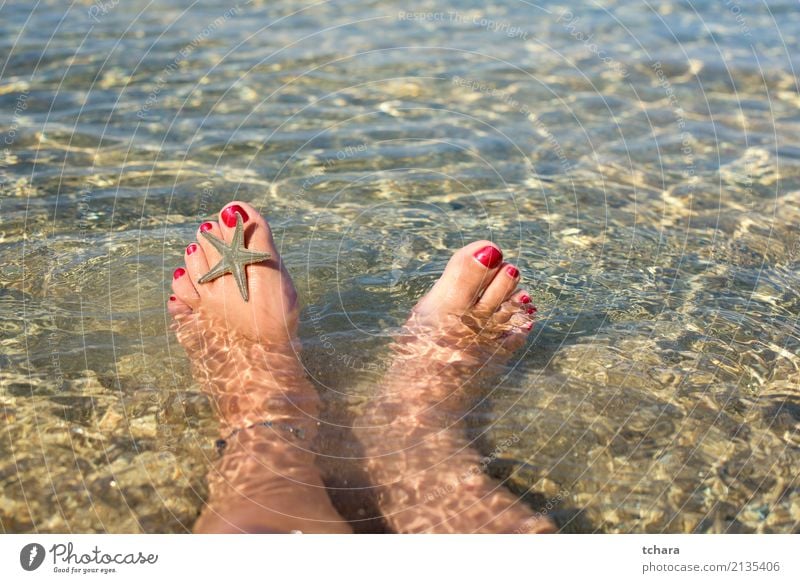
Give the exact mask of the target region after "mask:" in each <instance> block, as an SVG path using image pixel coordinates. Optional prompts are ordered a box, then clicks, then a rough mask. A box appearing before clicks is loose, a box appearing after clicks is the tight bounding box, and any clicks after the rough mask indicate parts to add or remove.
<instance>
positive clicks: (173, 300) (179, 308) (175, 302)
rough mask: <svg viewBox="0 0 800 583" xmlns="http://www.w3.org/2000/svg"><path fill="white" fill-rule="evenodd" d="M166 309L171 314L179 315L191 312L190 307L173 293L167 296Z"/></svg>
mask: <svg viewBox="0 0 800 583" xmlns="http://www.w3.org/2000/svg"><path fill="white" fill-rule="evenodd" d="M167 311H169V313H170V315H171V316H180V315H182V314H189V313H191V311H192V308H191V306H189V304H187V303H186V302H184V301H182V300H181V299H179V298H178V297H177V296H174V295H173V296H169V300H168V301H167Z"/></svg>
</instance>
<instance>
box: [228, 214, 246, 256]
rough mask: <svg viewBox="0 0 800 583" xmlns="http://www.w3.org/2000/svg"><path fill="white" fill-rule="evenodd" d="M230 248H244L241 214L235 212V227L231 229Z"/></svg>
mask: <svg viewBox="0 0 800 583" xmlns="http://www.w3.org/2000/svg"><path fill="white" fill-rule="evenodd" d="M230 248H231V249H234V250H237V251H238V250H239V249H244V223H242V215H240V214H239V213H236V229H235V230H234V231H233V238H232V239H231V244H230Z"/></svg>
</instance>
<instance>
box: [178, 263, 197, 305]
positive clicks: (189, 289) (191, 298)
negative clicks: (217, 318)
mask: <svg viewBox="0 0 800 583" xmlns="http://www.w3.org/2000/svg"><path fill="white" fill-rule="evenodd" d="M172 291H173V292H175V295H176V296H177V298H178V299H179V300H180V301H181V302H183V303H184V304H187V305H188V306H189V307H191V308H192V309H194V308H196V307H197V304H198V302H199V301H200V295H199V294H198V293H197V289H195V287H194V283H192V278H191V277H190V276H189V274H188V273H187V271H186V269H185V268H183V267H179V268H178V269H176V270H175V271H174V272H173V273H172Z"/></svg>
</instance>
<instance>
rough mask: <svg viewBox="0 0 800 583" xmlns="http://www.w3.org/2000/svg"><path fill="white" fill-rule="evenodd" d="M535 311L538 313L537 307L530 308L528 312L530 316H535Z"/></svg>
mask: <svg viewBox="0 0 800 583" xmlns="http://www.w3.org/2000/svg"><path fill="white" fill-rule="evenodd" d="M535 311H536V308H535V307H532V308H528V310H527V312H528V313H529V314H533V313H534V312H535Z"/></svg>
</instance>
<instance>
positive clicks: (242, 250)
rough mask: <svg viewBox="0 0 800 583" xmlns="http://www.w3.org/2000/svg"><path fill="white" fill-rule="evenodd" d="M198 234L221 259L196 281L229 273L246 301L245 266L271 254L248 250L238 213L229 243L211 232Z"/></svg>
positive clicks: (211, 278)
mask: <svg viewBox="0 0 800 583" xmlns="http://www.w3.org/2000/svg"><path fill="white" fill-rule="evenodd" d="M200 234H201V235H203V237H205V238H206V240H207V241H208V242H209V243H211V244H212V245H213V246H214V248H215V249H216V250H217V251H219V254H220V255H221V256H222V259H220V260H219V263H217V264H216V265H215V266H214V267H212V268H211V270H210V271H209V272H208V273H206V274H205V275H204V276H203V277H201V278H200V279H199V280H198V283H208V282H209V281H214V280H215V279H217V278H218V277H222V276H223V275H225V274H226V273H230V274H232V275H233V277H234V279H235V280H236V285H238V286H239V293H241V294H242V299H243V300H244V301H247V300H248V294H247V272H246V271H245V267H246V266H247V265H250V264H251V263H260V262H261V261H266V260H267V259H270V258H272V255H271V254H270V253H266V252H261V251H250V250H248V249H247V248H246V247H245V246H244V225H243V223H242V216H241V215H240V214H238V213H237V215H236V230H235V231H234V232H233V239H232V240H231V244H230V245H227V244H226V243H225V241H223V240H222V239H220V238H219V237H216V236H214V235H212V234H211V233H208V232H203V233H200Z"/></svg>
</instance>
